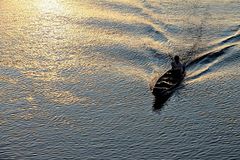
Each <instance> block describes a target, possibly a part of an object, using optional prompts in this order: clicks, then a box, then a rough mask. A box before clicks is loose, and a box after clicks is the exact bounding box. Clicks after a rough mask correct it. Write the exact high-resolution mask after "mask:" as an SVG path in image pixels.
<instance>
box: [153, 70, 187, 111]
mask: <svg viewBox="0 0 240 160" xmlns="http://www.w3.org/2000/svg"><path fill="white" fill-rule="evenodd" d="M185 75H186V73H185V72H183V73H182V74H181V75H177V76H176V74H174V71H173V70H172V69H170V70H168V71H167V72H166V73H165V74H164V75H162V76H161V77H160V78H159V79H158V80H157V82H156V84H155V85H154V87H153V89H152V93H153V95H154V96H155V103H154V108H156V107H160V106H162V105H163V104H164V103H165V102H166V101H167V100H168V99H169V97H170V96H171V95H172V93H173V92H174V89H175V88H176V87H177V86H179V85H180V84H181V82H182V81H183V79H184V77H185Z"/></svg>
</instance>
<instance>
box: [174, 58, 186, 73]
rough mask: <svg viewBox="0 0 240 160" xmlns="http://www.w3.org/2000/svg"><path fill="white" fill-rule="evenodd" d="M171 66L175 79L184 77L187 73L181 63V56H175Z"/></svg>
mask: <svg viewBox="0 0 240 160" xmlns="http://www.w3.org/2000/svg"><path fill="white" fill-rule="evenodd" d="M171 65H172V71H173V74H174V75H175V77H179V76H182V74H183V73H184V72H185V65H184V64H182V63H181V62H180V58H179V56H174V59H173V61H172V63H171Z"/></svg>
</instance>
